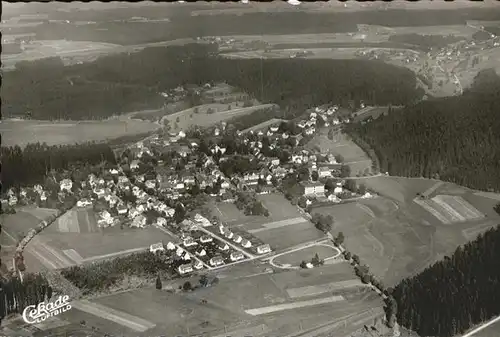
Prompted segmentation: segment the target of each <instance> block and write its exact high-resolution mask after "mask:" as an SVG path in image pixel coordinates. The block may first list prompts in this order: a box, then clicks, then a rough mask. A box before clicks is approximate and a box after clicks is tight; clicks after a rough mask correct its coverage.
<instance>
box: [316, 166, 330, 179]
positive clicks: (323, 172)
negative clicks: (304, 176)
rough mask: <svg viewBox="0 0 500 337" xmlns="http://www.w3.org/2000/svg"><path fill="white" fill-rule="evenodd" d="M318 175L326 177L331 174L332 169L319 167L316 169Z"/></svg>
mask: <svg viewBox="0 0 500 337" xmlns="http://www.w3.org/2000/svg"><path fill="white" fill-rule="evenodd" d="M318 176H319V177H320V178H327V177H331V176H332V171H331V170H330V169H329V168H328V167H320V168H319V170H318Z"/></svg>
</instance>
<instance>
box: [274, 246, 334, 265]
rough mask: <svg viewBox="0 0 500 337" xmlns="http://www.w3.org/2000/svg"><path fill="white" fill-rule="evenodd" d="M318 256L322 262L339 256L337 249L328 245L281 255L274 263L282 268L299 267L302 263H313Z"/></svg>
mask: <svg viewBox="0 0 500 337" xmlns="http://www.w3.org/2000/svg"><path fill="white" fill-rule="evenodd" d="M316 254H317V255H318V257H319V259H320V260H325V259H329V258H333V257H334V256H337V254H339V251H338V250H337V249H334V248H332V247H330V246H328V245H320V244H318V245H315V246H312V247H308V248H304V249H301V250H297V251H293V252H290V253H287V254H284V255H280V256H278V257H277V258H275V259H274V263H278V264H280V265H282V266H287V265H288V266H293V267H299V266H300V263H301V262H302V261H305V262H311V260H312V259H313V258H314V256H315V255H316Z"/></svg>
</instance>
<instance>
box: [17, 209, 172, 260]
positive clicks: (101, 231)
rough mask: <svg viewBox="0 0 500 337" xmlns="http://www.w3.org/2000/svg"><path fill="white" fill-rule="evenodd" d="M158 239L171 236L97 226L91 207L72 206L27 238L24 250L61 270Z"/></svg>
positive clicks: (124, 252) (150, 230) (133, 249)
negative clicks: (45, 227)
mask: <svg viewBox="0 0 500 337" xmlns="http://www.w3.org/2000/svg"><path fill="white" fill-rule="evenodd" d="M160 241H163V242H165V243H167V242H169V241H173V238H172V237H170V236H169V235H167V234H166V233H164V232H163V231H160V230H159V229H157V228H154V227H148V228H145V229H134V228H127V227H126V228H123V229H120V228H119V226H118V227H110V228H98V227H97V226H96V225H95V218H94V217H93V213H92V210H85V209H73V210H70V211H68V212H67V213H66V214H64V215H62V216H61V217H60V218H59V219H58V220H57V221H56V222H54V223H53V224H52V225H50V226H49V227H47V229H46V230H44V231H43V232H41V233H40V234H39V235H37V236H36V237H35V238H34V239H33V240H32V241H30V243H29V244H28V246H27V248H26V251H27V252H28V254H30V255H31V256H32V257H34V259H31V261H29V262H33V263H36V264H42V265H44V266H45V267H46V268H48V269H61V268H66V267H70V266H73V265H79V264H84V263H91V262H94V261H99V260H103V259H108V258H114V257H118V256H123V255H127V254H131V253H137V252H140V251H145V250H147V249H148V248H149V246H150V245H151V244H153V243H158V242H160ZM27 266H28V268H29V267H31V266H30V264H29V263H28V262H27Z"/></svg>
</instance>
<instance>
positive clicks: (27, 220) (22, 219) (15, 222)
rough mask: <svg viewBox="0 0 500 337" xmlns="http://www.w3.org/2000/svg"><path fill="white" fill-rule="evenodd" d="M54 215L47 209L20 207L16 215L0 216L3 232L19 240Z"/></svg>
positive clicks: (52, 211)
mask: <svg viewBox="0 0 500 337" xmlns="http://www.w3.org/2000/svg"><path fill="white" fill-rule="evenodd" d="M55 213H56V210H52V209H47V208H35V207H21V208H19V209H17V210H16V214H2V215H0V219H1V223H2V227H3V230H4V231H5V232H7V233H8V235H11V236H13V237H16V238H20V237H22V236H24V235H26V234H27V233H28V231H29V230H30V229H32V228H35V227H36V226H37V225H38V224H39V223H40V222H41V221H42V220H44V219H46V218H48V217H49V216H50V215H53V214H55Z"/></svg>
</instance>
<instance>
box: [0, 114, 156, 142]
mask: <svg viewBox="0 0 500 337" xmlns="http://www.w3.org/2000/svg"><path fill="white" fill-rule="evenodd" d="M158 127H159V125H157V124H154V123H151V122H147V121H140V120H134V119H120V118H113V119H108V120H104V121H83V122H67V121H66V122H48V121H32V120H29V121H28V120H23V121H21V120H19V121H14V120H3V121H2V123H0V132H1V133H2V145H3V146H14V145H19V146H21V147H23V146H25V145H26V144H27V143H34V142H40V143H44V142H45V143H47V144H48V145H61V144H75V143H82V142H89V141H104V140H107V139H114V138H119V137H121V136H126V135H133V134H142V133H146V132H150V131H154V130H156V129H157V128H158Z"/></svg>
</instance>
